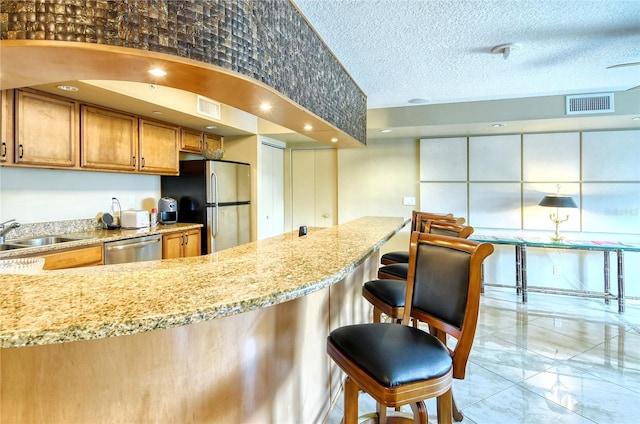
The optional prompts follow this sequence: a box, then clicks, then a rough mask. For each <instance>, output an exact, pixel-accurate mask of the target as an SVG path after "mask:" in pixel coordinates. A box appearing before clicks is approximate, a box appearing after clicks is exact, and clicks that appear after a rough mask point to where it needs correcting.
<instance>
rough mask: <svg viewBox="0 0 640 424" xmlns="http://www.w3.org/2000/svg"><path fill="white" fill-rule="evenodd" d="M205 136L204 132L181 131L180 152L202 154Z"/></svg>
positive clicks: (183, 129) (184, 129)
mask: <svg viewBox="0 0 640 424" xmlns="http://www.w3.org/2000/svg"><path fill="white" fill-rule="evenodd" d="M203 140H204V136H203V134H202V132H200V131H196V130H190V129H187V128H182V130H181V131H180V151H181V152H193V153H200V152H201V151H202V144H203Z"/></svg>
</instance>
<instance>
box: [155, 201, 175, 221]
mask: <svg viewBox="0 0 640 424" xmlns="http://www.w3.org/2000/svg"><path fill="white" fill-rule="evenodd" d="M158 222H160V224H175V223H176V222H178V202H177V201H176V199H174V198H172V197H162V198H160V200H158Z"/></svg>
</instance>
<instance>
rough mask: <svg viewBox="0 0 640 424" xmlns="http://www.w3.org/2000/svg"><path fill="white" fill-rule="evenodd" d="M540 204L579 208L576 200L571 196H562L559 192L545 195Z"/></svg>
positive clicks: (551, 206)
mask: <svg viewBox="0 0 640 424" xmlns="http://www.w3.org/2000/svg"><path fill="white" fill-rule="evenodd" d="M538 205H539V206H546V207H548V208H577V207H578V205H576V202H574V201H573V198H571V197H570V196H560V195H558V194H550V195H548V196H544V197H543V198H542V200H541V201H540V203H538Z"/></svg>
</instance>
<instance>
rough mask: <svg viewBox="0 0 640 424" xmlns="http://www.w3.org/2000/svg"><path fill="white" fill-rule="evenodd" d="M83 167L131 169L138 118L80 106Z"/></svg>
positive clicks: (136, 147)
mask: <svg viewBox="0 0 640 424" xmlns="http://www.w3.org/2000/svg"><path fill="white" fill-rule="evenodd" d="M80 115H81V117H82V125H81V136H80V140H81V143H82V144H81V152H82V153H81V157H82V160H81V164H82V167H83V168H92V169H105V170H120V171H128V172H132V171H135V170H136V168H137V162H138V118H137V117H135V116H133V115H127V114H124V113H119V112H115V111H111V110H106V109H101V108H96V107H92V106H86V105H82V107H81V111H80Z"/></svg>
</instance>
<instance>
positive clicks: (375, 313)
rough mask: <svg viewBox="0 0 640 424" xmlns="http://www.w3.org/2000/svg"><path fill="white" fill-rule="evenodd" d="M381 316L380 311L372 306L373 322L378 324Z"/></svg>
mask: <svg viewBox="0 0 640 424" xmlns="http://www.w3.org/2000/svg"><path fill="white" fill-rule="evenodd" d="M381 315H382V312H381V311H380V309H378V308H376V307H375V306H374V307H373V322H376V323H379V322H380V316H381Z"/></svg>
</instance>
